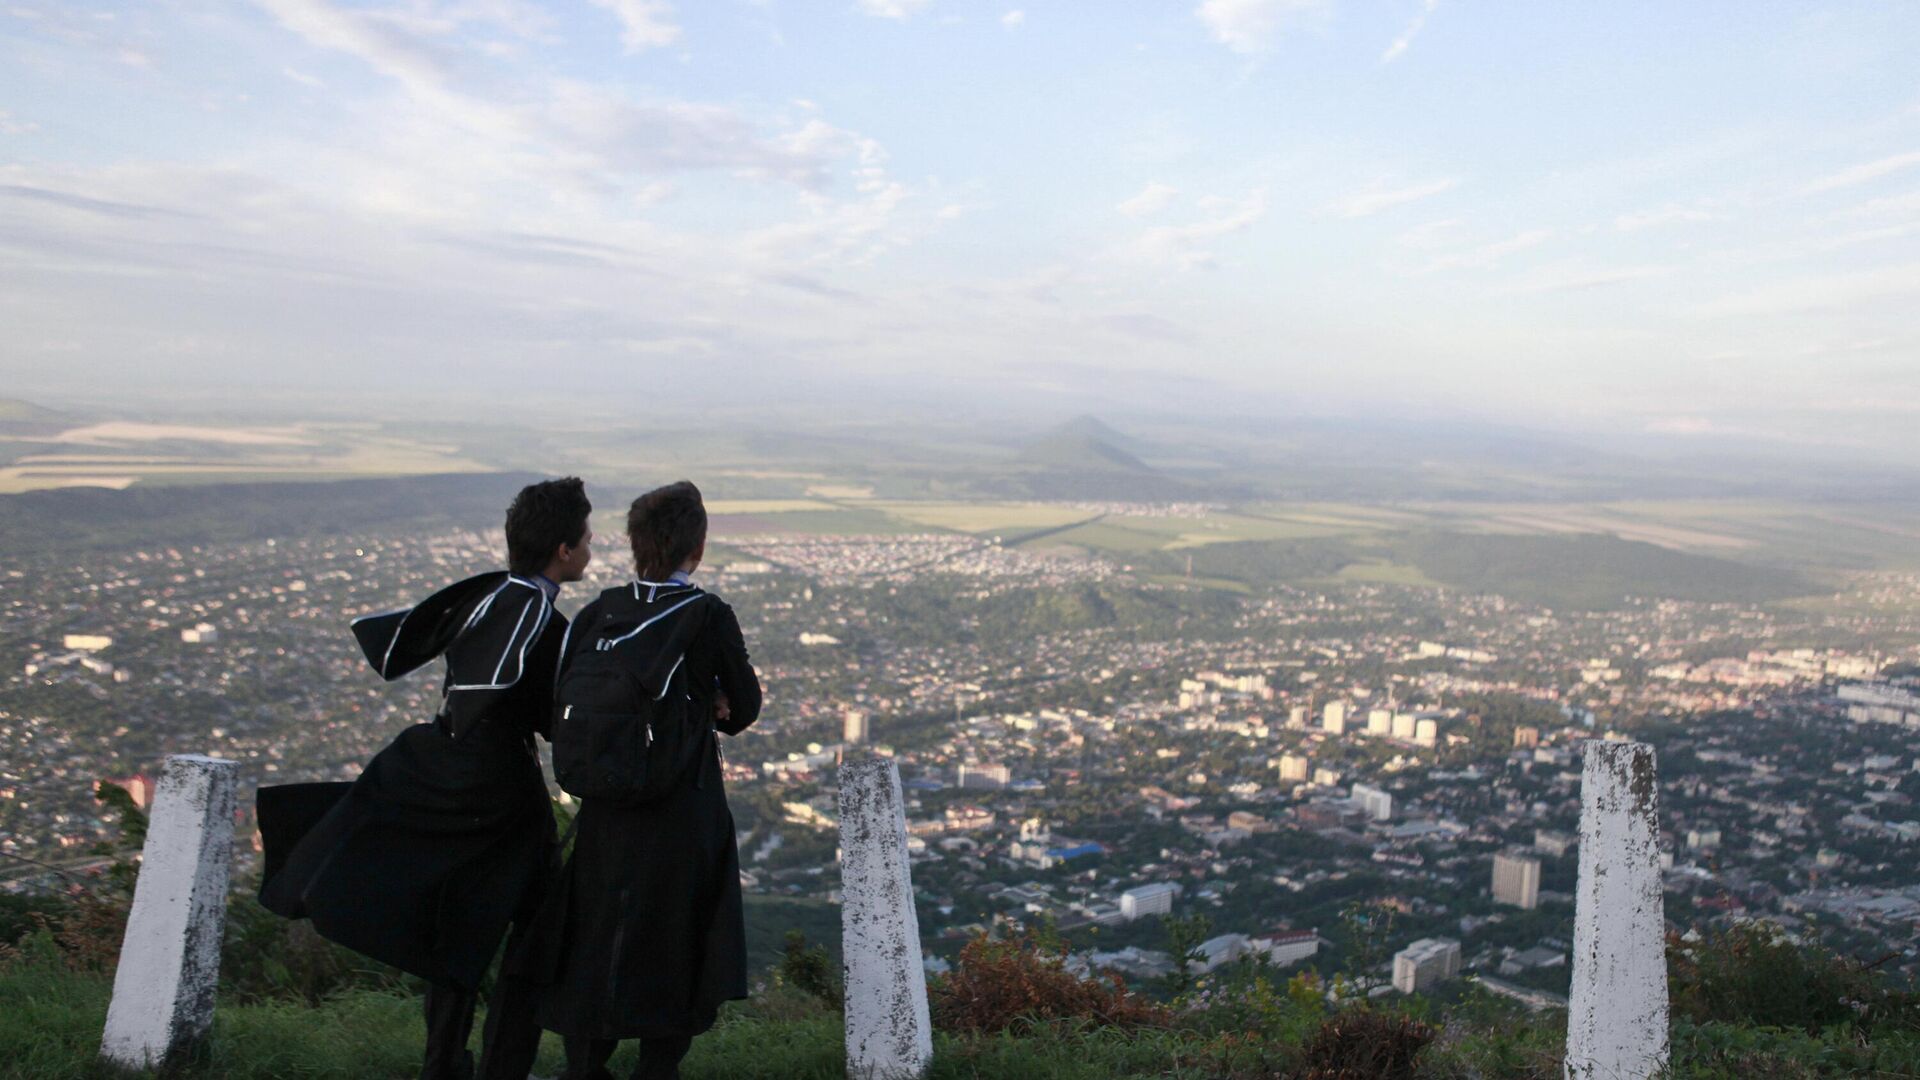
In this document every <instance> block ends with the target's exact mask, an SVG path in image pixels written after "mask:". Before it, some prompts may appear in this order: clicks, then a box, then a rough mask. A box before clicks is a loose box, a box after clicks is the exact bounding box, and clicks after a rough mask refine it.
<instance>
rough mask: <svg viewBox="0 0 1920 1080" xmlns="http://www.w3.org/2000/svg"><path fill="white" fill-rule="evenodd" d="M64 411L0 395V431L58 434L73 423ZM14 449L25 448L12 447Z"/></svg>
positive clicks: (20, 448) (38, 435)
mask: <svg viewBox="0 0 1920 1080" xmlns="http://www.w3.org/2000/svg"><path fill="white" fill-rule="evenodd" d="M73 420H74V418H73V417H71V416H68V415H67V414H66V413H63V412H59V411H57V410H54V409H49V408H47V407H46V406H44V405H35V404H34V403H33V402H31V401H22V400H21V399H19V398H10V397H0V432H5V433H6V434H8V435H15V436H19V435H27V436H34V437H44V436H48V435H54V434H58V433H59V432H60V431H62V430H63V429H65V428H67V427H69V426H71V425H72V424H73ZM13 449H16V450H23V449H27V448H24V447H13Z"/></svg>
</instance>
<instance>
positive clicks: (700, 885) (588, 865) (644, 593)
mask: <svg viewBox="0 0 1920 1080" xmlns="http://www.w3.org/2000/svg"><path fill="white" fill-rule="evenodd" d="M629 590H630V593H629ZM628 595H630V596H631V600H630V601H629V600H628V599H627V596H628ZM690 600H693V601H696V602H694V603H688V601H690ZM615 603H617V604H618V605H619V606H620V607H621V608H623V609H626V610H627V616H626V617H625V618H623V620H622V622H623V623H627V622H640V621H645V620H646V619H651V618H654V617H668V613H669V612H673V613H675V615H674V616H673V617H681V616H685V617H687V618H688V619H689V620H690V625H689V626H688V627H687V628H686V630H687V633H686V634H685V635H684V636H683V635H680V634H670V635H667V636H666V638H665V640H669V641H675V642H679V641H685V642H686V644H685V651H684V652H682V653H679V654H677V655H676V654H673V653H671V652H667V653H660V654H656V655H652V656H649V657H647V658H645V660H644V661H642V666H641V668H640V669H639V670H636V671H635V672H634V674H635V675H636V676H638V677H639V678H640V679H641V682H642V683H643V684H644V685H650V686H663V685H666V684H667V683H668V682H669V681H670V679H671V671H672V670H673V668H674V667H675V666H676V665H679V664H681V663H682V661H684V668H683V669H682V674H681V677H682V679H683V680H684V682H683V684H682V685H684V687H685V692H686V693H687V694H688V695H689V696H690V698H691V701H690V702H689V707H688V719H689V721H690V722H692V723H694V724H696V725H700V726H702V727H705V728H706V729H707V733H706V739H707V740H711V741H710V742H707V743H705V744H704V746H703V752H701V753H699V754H697V755H696V756H695V758H694V760H693V762H692V764H691V765H690V766H689V768H688V769H687V770H686V772H684V773H683V774H682V775H681V776H680V777H679V780H678V782H677V783H676V784H675V785H674V786H673V787H672V789H671V790H670V792H669V793H668V794H667V795H666V796H664V797H662V798H660V799H658V800H656V801H653V802H649V803H644V804H641V805H637V806H626V805H618V804H613V803H608V802H605V801H603V800H598V799H583V800H582V801H581V804H580V812H579V815H578V816H577V817H576V819H575V822H576V826H577V831H576V833H575V835H574V841H573V852H572V856H571V857H570V858H569V860H568V862H567V865H566V866H565V867H564V868H563V869H562V870H561V872H560V874H559V876H558V877H556V878H555V880H554V883H553V887H552V888H551V889H550V890H549V891H548V893H547V898H546V902H545V904H544V906H543V907H542V908H541V911H540V914H539V915H538V916H537V917H536V918H535V919H534V920H533V922H532V924H531V926H530V928H529V930H528V933H527V935H526V938H525V939H524V942H523V944H522V946H521V949H520V952H519V953H518V954H517V955H514V956H510V957H509V958H508V963H509V964H510V965H512V966H513V967H514V968H515V969H516V973H517V974H519V975H520V976H521V977H523V978H525V979H527V980H529V981H531V982H533V983H535V984H536V985H538V986H540V987H541V992H540V999H539V1004H538V1007H537V1013H536V1015H537V1016H538V1019H539V1021H540V1025H541V1026H542V1027H545V1028H547V1029H549V1030H552V1031H558V1032H561V1033H563V1034H566V1035H575V1036H585V1037H589V1038H601V1039H622V1038H667V1037H673V1036H682V1035H692V1034H697V1033H699V1032H702V1031H705V1030H707V1028H709V1027H711V1026H712V1025H713V1022H714V1017H715V1014H716V1012H717V1010H718V1009H719V1007H720V1004H721V1003H722V1002H724V1001H729V1000H733V999H736V998H743V997H746V996H747V945H746V922H745V919H744V915H743V907H742V897H741V890H740V855H739V851H738V850H737V849H736V847H735V841H734V825H733V814H732V812H731V811H730V810H729V809H728V807H727V795H726V790H725V788H724V786H723V778H722V769H721V761H720V751H719V741H718V735H717V734H714V733H712V730H713V728H715V727H717V728H718V731H719V733H723V734H725V735H727V736H733V735H738V734H739V733H740V732H741V731H743V730H745V729H746V727H747V726H748V725H750V724H752V723H753V722H754V719H755V718H756V717H758V716H759V714H760V700H761V693H760V680H759V677H758V675H756V674H755V672H754V670H753V664H752V662H751V660H750V659H749V658H748V655H747V646H746V641H745V639H744V637H743V636H742V634H741V632H740V620H739V618H738V617H737V616H736V615H735V614H734V611H733V608H731V607H729V606H728V605H727V604H726V603H725V602H723V601H721V600H720V599H719V598H718V597H714V596H712V595H710V594H706V593H703V592H702V591H701V590H700V589H699V588H698V587H695V586H691V585H682V584H677V583H671V582H666V583H653V582H638V583H635V584H633V585H629V586H623V587H621V588H618V589H609V590H607V591H606V592H605V593H602V594H601V598H600V599H597V600H595V601H593V602H592V603H590V604H588V605H587V606H586V607H585V608H582V609H581V611H580V614H579V617H578V618H577V619H576V620H575V624H574V631H573V634H572V636H571V638H570V639H569V641H568V643H567V648H566V656H567V658H568V659H570V658H572V657H575V656H578V655H579V654H580V653H581V652H582V651H583V650H586V649H592V648H597V647H598V645H599V642H600V641H601V640H602V635H601V634H600V633H599V628H600V626H601V625H602V615H603V614H604V613H605V611H606V609H607V608H608V607H609V605H611V604H615ZM683 605H684V606H683ZM634 607H638V608H640V609H641V610H640V612H639V613H638V615H637V616H636V615H635V614H634V612H633V611H632V610H631V609H632V608H634ZM561 666H562V670H563V673H564V670H565V668H566V666H567V659H563V660H562V664H561ZM562 679H563V681H564V674H563V675H562ZM720 694H724V695H726V698H727V707H728V715H727V717H726V719H725V720H722V721H719V722H718V723H717V724H715V723H713V721H712V719H711V718H712V717H713V714H714V709H713V706H714V702H715V699H716V696H717V695H720Z"/></svg>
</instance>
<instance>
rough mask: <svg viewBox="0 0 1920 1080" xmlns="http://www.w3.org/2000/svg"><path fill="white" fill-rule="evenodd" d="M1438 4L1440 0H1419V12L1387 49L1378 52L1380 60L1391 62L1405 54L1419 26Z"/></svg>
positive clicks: (1421, 25) (1418, 32)
mask: <svg viewBox="0 0 1920 1080" xmlns="http://www.w3.org/2000/svg"><path fill="white" fill-rule="evenodd" d="M1439 6H1440V0H1421V4H1420V10H1419V12H1418V13H1416V14H1415V15H1414V17H1413V21H1412V22H1410V23H1408V24H1407V28H1406V29H1405V30H1402V31H1400V36H1399V37H1397V38H1394V39H1393V44H1391V45H1388V46H1387V51H1386V52H1383V53H1381V54H1380V62H1381V63H1383V64H1391V63H1393V62H1394V61H1395V60H1398V59H1400V58H1401V57H1402V56H1405V55H1406V54H1407V49H1408V47H1409V46H1411V45H1412V44H1413V39H1414V38H1416V37H1419V36H1420V30H1421V28H1423V27H1425V26H1426V25H1427V16H1429V15H1431V14H1433V9H1434V8H1436V7H1439Z"/></svg>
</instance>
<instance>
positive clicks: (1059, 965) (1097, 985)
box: [930, 933, 1172, 1032]
mask: <svg viewBox="0 0 1920 1080" xmlns="http://www.w3.org/2000/svg"><path fill="white" fill-rule="evenodd" d="M930 997H931V1004H932V1006H933V1018H934V1023H935V1024H937V1025H939V1026H940V1027H943V1028H946V1029H948V1030H950V1031H963V1032H1001V1031H1017V1030H1021V1029H1023V1028H1027V1027H1030V1026H1032V1025H1034V1024H1036V1023H1044V1022H1046V1021H1050V1020H1083V1021H1087V1022H1089V1023H1092V1024H1096V1025H1100V1026H1103V1027H1118V1028H1139V1027H1164V1026H1166V1025H1167V1024H1168V1023H1170V1022H1171V1019H1172V1017H1171V1014H1169V1013H1168V1012H1167V1010H1166V1009H1165V1008H1164V1007H1163V1006H1161V1005H1158V1004H1156V1003H1154V1002H1152V1001H1148V1000H1146V999H1145V998H1142V997H1140V996H1139V995H1137V994H1134V993H1133V992H1132V991H1130V990H1128V989H1127V984H1126V982H1125V981H1124V980H1123V979H1121V978H1120V977H1119V976H1118V975H1115V974H1113V973H1111V972H1107V973H1103V974H1102V975H1100V976H1096V977H1093V978H1082V977H1081V976H1079V975H1076V974H1074V973H1073V972H1071V971H1068V970H1067V968H1066V949H1065V947H1064V946H1051V947H1050V946H1048V945H1045V944H1043V943H1042V942H1040V941H1039V940H1037V939H1036V937H1035V936H1034V935H1033V934H1031V933H1024V934H1021V935H1019V936H1016V937H1010V938H1004V939H1001V940H997V941H996V940H994V939H991V938H988V937H987V936H985V935H981V936H979V937H976V938H974V939H973V940H972V941H969V942H968V943H967V944H966V946H965V947H964V948H962V949H961V950H960V955H959V957H958V958H957V959H956V960H955V962H954V965H953V970H952V971H950V972H948V973H947V975H946V976H945V977H944V978H941V979H939V980H937V981H936V982H935V983H934V985H933V986H932V988H931V994H930Z"/></svg>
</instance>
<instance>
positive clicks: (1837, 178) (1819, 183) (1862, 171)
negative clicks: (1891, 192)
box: [1801, 150, 1920, 195]
mask: <svg viewBox="0 0 1920 1080" xmlns="http://www.w3.org/2000/svg"><path fill="white" fill-rule="evenodd" d="M1915 165H1920V150H1913V151H1909V152H1907V153H1904V154H1894V155H1893V156H1891V157H1883V158H1881V159H1880V160H1878V161H1868V162H1865V163H1863V164H1859V165H1855V166H1853V167H1852V168H1850V169H1841V170H1840V171H1839V172H1836V173H1829V174H1828V175H1826V176H1823V177H1821V178H1820V179H1818V180H1815V181H1814V182H1813V183H1811V184H1808V185H1807V186H1806V187H1804V188H1802V189H1801V192H1802V194H1806V195H1817V194H1819V193H1821V192H1823V191H1838V190H1839V189H1841V188H1850V187H1854V186H1856V185H1859V184H1865V183H1869V182H1871V181H1874V180H1878V179H1880V178H1881V177H1883V176H1891V175H1892V174H1894V173H1897V172H1900V171H1902V170H1904V169H1911V168H1913V167H1914V166H1915Z"/></svg>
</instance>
